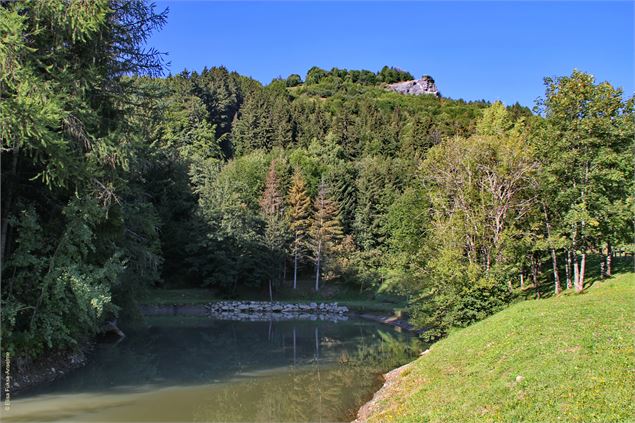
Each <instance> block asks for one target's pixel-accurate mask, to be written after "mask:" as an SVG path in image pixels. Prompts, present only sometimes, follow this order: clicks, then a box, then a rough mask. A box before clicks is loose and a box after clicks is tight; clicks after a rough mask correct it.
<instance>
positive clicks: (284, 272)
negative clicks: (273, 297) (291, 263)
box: [282, 257, 287, 286]
mask: <svg viewBox="0 0 635 423" xmlns="http://www.w3.org/2000/svg"><path fill="white" fill-rule="evenodd" d="M286 281H287V258H286V257H285V258H284V259H282V285H283V286H284V284H285V282H286Z"/></svg>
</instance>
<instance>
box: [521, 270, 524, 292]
mask: <svg viewBox="0 0 635 423" xmlns="http://www.w3.org/2000/svg"><path fill="white" fill-rule="evenodd" d="M520 289H525V273H524V272H520Z"/></svg>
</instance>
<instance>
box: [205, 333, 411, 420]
mask: <svg viewBox="0 0 635 423" xmlns="http://www.w3.org/2000/svg"><path fill="white" fill-rule="evenodd" d="M366 335H367V336H364V338H363V340H364V342H360V343H359V344H358V346H357V348H355V349H353V350H341V351H339V352H338V354H337V357H333V356H332V355H331V354H330V352H329V351H328V350H329V346H328V345H324V343H320V346H321V347H322V351H323V356H327V357H328V359H318V358H317V357H318V353H319V350H318V348H317V347H316V349H315V356H314V359H313V361H312V362H310V363H309V364H305V365H301V366H290V367H289V368H288V370H287V371H286V372H284V373H278V374H275V375H271V376H268V377H263V378H253V379H250V380H247V381H244V382H236V383H233V384H229V385H226V386H222V387H219V388H212V389H211V390H210V394H209V395H208V397H207V398H206V401H205V404H204V405H202V406H201V407H199V409H197V410H196V411H195V413H194V421H201V422H202V421H211V422H213V421H227V422H233V421H254V422H269V421H281V422H299V421H327V422H330V421H348V420H350V419H351V418H352V417H353V416H354V415H355V413H356V411H357V409H358V408H359V406H361V404H363V403H364V402H365V401H367V400H368V399H369V397H370V396H371V395H372V392H374V390H375V389H376V388H377V387H378V386H379V385H380V384H381V378H380V376H379V374H381V373H383V372H385V371H386V370H388V369H390V368H393V367H397V366H399V365H401V364H403V363H404V362H407V361H408V360H410V359H412V357H413V355H415V354H416V353H417V352H418V351H420V348H421V345H420V343H419V342H418V341H417V340H415V339H410V340H408V339H404V337H402V336H396V335H393V334H391V333H389V332H385V331H377V332H376V334H375V335H376V336H372V335H368V334H366ZM360 341H361V339H360ZM334 358H335V359H334ZM237 404H240V406H237Z"/></svg>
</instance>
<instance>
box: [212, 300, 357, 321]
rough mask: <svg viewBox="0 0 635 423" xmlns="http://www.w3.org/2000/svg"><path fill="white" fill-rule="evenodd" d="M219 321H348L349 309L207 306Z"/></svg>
mask: <svg viewBox="0 0 635 423" xmlns="http://www.w3.org/2000/svg"><path fill="white" fill-rule="evenodd" d="M205 309H206V310H207V311H208V313H209V316H210V317H212V318H215V319H219V320H248V321H262V320H265V321H267V320H329V321H338V320H348V316H346V313H348V307H346V306H339V305H337V303H320V304H317V303H309V304H288V303H280V302H275V301H274V302H269V301H218V302H213V303H209V304H207V305H205Z"/></svg>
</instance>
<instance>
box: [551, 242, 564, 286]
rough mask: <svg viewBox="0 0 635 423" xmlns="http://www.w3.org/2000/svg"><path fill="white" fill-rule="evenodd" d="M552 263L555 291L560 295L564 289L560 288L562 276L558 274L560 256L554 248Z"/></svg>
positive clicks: (552, 250)
mask: <svg viewBox="0 0 635 423" xmlns="http://www.w3.org/2000/svg"><path fill="white" fill-rule="evenodd" d="M551 263H552V266H553V283H554V291H555V293H556V295H558V294H560V292H562V287H561V286H560V275H559V274H558V256H557V255H556V250H555V249H554V248H552V249H551Z"/></svg>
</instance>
